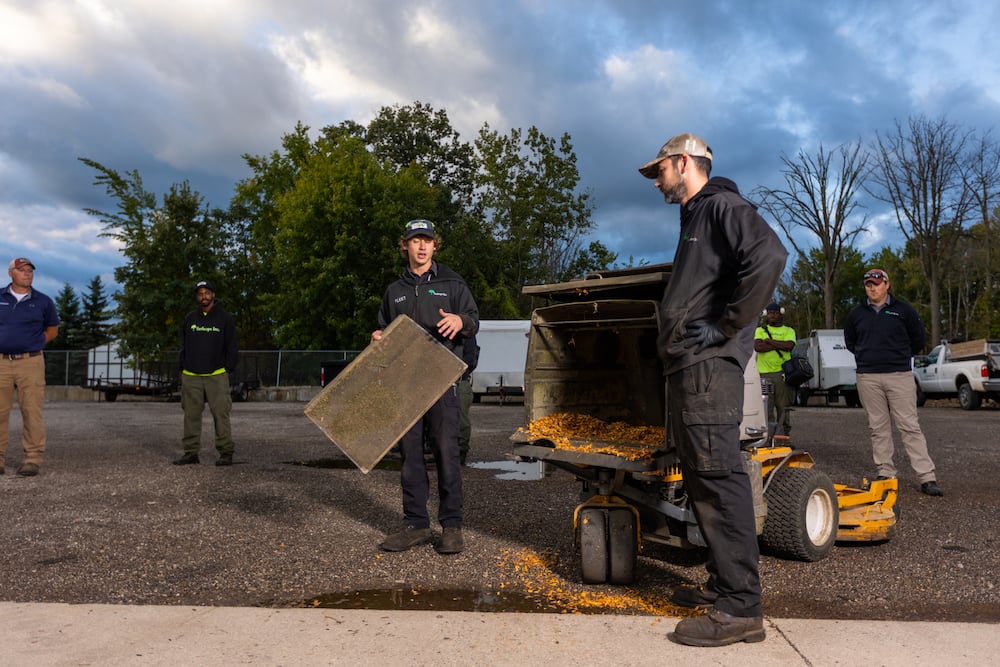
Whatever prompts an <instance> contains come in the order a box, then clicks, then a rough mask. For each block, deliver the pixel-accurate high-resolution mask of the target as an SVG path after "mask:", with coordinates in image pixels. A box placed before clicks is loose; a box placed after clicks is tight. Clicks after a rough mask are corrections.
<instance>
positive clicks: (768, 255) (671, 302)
mask: <svg viewBox="0 0 1000 667" xmlns="http://www.w3.org/2000/svg"><path fill="white" fill-rule="evenodd" d="M711 170H712V150H711V148H709V147H708V144H706V143H705V140H704V139H702V138H701V137H698V136H695V135H693V134H680V135H677V136H675V137H673V138H672V139H670V141H668V142H667V143H666V144H664V145H663V147H662V148H660V152H659V153H658V154H657V156H656V158H654V159H653V160H651V161H649V162H648V163H646V164H645V165H643V166H642V167H640V168H639V172H640V173H641V174H642V175H643V176H645V177H646V178H650V179H655V184H656V187H657V189H659V190H660V192H662V193H663V197H664V199H665V200H666V202H667V203H668V204H680V205H681V227H680V239H679V242H678V245H677V251H676V254H675V255H674V264H673V270H672V271H671V276H670V282H669V284H668V285H667V288H666V290H665V292H664V295H663V303H662V306H661V310H660V331H659V336H658V340H657V345H658V348H659V353H660V358H661V359H662V361H663V370H664V374H665V375H666V386H667V399H668V400H667V404H668V408H667V410H668V414H667V433H668V435H667V439H668V443H667V444H668V446H672V447H675V448H676V450H677V454H678V459H679V462H680V467H681V473H682V474H683V476H684V488H685V490H686V492H687V494H688V497H689V498H690V502H691V508H692V510H693V511H694V515H695V518H696V519H697V520H698V526H699V527H700V529H701V533H702V536H703V537H704V539H705V543H706V544H707V545H708V551H709V557H708V563H707V569H708V582H707V583H706V584H705V585H703V586H699V587H697V588H689V587H682V588H678V589H675V591H674V593H673V597H672V599H673V601H674V602H675V603H677V604H681V605H684V606H689V607H708V606H711V607H712V609H711V610H710V611H709V613H708V614H707V615H704V616H695V617H692V618H685V619H684V620H682V621H681V622H680V623H678V624H677V627H676V628H675V629H674V632H673V634H672V636H671V637H672V639H674V640H675V641H678V642H681V643H683V644H689V645H694V646H722V645H725V644H732V643H734V642H739V641H746V642H758V641H763V640H764V622H763V612H762V609H761V603H760V595H761V590H760V577H759V574H758V560H759V558H760V554H759V551H758V546H757V533H756V525H755V521H754V514H753V495H752V492H751V488H750V478H749V477H748V475H747V473H746V471H745V470H744V468H743V457H742V455H741V452H740V432H739V427H740V422H741V421H742V418H743V391H744V388H743V370H744V369H745V368H746V365H747V362H748V361H749V360H750V356H751V355H752V354H753V333H754V324H755V323H756V321H757V317H758V316H759V315H760V312H761V310H762V309H763V308H764V306H765V304H767V302H768V300H769V299H770V297H771V293H772V292H773V291H774V287H775V285H776V284H777V282H778V278H779V277H780V276H781V272H782V271H783V270H784V266H785V259H786V258H787V257H788V253H787V251H786V250H785V248H784V247H783V246H782V245H781V241H779V240H778V237H777V235H776V234H775V233H774V231H773V230H772V229H771V228H770V227H769V226H768V225H767V223H766V222H765V221H764V220H763V218H761V217H760V215H758V213H757V210H756V207H755V206H753V205H752V204H751V203H750V202H748V201H747V200H746V199H744V198H743V197H742V196H740V193H739V189H738V188H737V187H736V184H735V183H733V182H732V181H730V180H728V179H725V178H718V177H716V178H711V179H710V178H709V176H710V174H711Z"/></svg>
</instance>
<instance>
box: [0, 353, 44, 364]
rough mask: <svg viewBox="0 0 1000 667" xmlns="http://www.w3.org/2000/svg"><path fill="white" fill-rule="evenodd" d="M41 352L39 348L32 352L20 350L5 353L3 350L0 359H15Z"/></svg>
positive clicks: (35, 355)
mask: <svg viewBox="0 0 1000 667" xmlns="http://www.w3.org/2000/svg"><path fill="white" fill-rule="evenodd" d="M41 353H42V351H41V350H36V351H34V352H21V353H19V354H7V353H6V352H4V353H3V354H0V359H10V360H11V361H16V360H18V359H24V358H25V357H37V356H38V355H40V354H41Z"/></svg>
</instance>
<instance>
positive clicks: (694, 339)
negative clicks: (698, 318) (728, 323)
mask: <svg viewBox="0 0 1000 667" xmlns="http://www.w3.org/2000/svg"><path fill="white" fill-rule="evenodd" d="M726 338H727V336H726V334H724V333H722V329H720V328H719V326H718V325H716V324H709V323H707V322H696V323H694V324H689V325H687V328H685V330H684V347H685V348H688V347H694V346H697V347H695V350H694V351H695V352H701V351H702V350H704V349H705V348H706V347H712V346H714V345H718V344H719V343H722V342H723V341H724V340H726Z"/></svg>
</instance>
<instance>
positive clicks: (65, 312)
mask: <svg viewBox="0 0 1000 667" xmlns="http://www.w3.org/2000/svg"><path fill="white" fill-rule="evenodd" d="M53 301H55V304H56V312H57V313H58V314H59V335H58V336H56V338H55V340H53V341H52V342H51V343H50V344H49V347H51V348H53V349H60V350H89V349H92V348H95V347H98V346H100V345H105V344H107V343H109V342H111V340H112V338H111V318H112V317H113V315H114V313H113V312H112V311H111V310H110V309H109V308H108V306H109V303H108V295H107V292H106V289H105V287H104V282H103V281H102V280H101V276H99V275H97V276H94V277H93V278H92V279H91V280H90V282H89V283H88V284H87V289H86V291H84V292H83V293H82V294H81V295H77V293H76V292H75V291H74V290H73V286H72V285H70V284H69V283H66V284H64V285H63V288H62V289H61V290H60V291H59V294H57V295H56V297H55V299H53Z"/></svg>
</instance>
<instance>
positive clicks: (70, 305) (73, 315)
mask: <svg viewBox="0 0 1000 667" xmlns="http://www.w3.org/2000/svg"><path fill="white" fill-rule="evenodd" d="M55 302H56V312H57V313H58V314H59V335H58V336H56V338H55V340H54V341H52V344H51V347H52V348H53V349H62V350H77V349H80V324H81V315H80V299H79V298H77V296H76V292H74V291H73V287H72V286H71V285H70V284H69V283H66V284H65V285H63V288H62V290H60V292H59V294H58V295H56V298H55Z"/></svg>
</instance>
